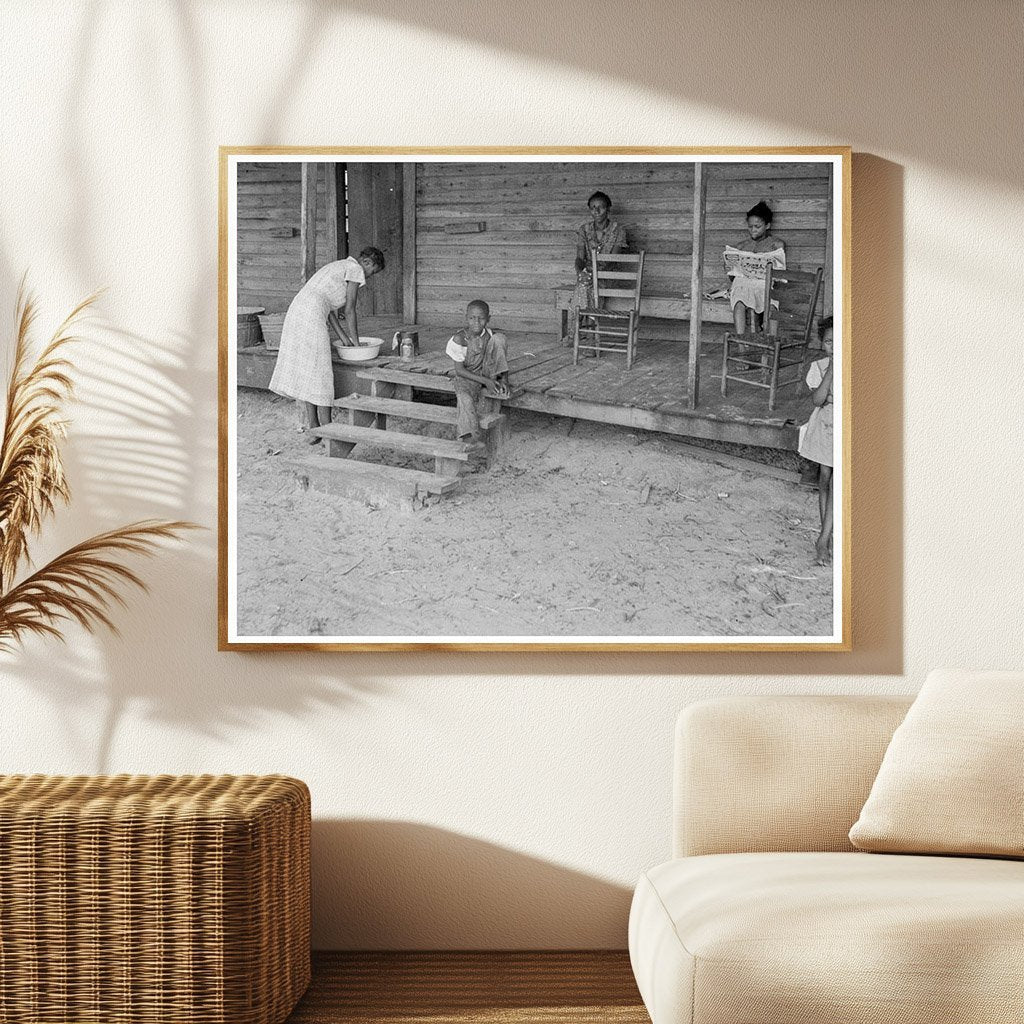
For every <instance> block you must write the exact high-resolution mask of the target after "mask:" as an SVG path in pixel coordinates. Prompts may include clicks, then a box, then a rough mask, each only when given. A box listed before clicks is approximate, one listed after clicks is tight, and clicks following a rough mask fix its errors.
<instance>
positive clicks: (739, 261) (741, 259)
mask: <svg viewBox="0 0 1024 1024" xmlns="http://www.w3.org/2000/svg"><path fill="white" fill-rule="evenodd" d="M730 254H735V255H734V256H733V260H735V261H736V265H735V266H734V267H733V268H732V269H730V270H729V271H728V274H729V276H730V277H731V278H732V287H731V288H730V289H729V305H730V306H735V305H736V303H737V302H742V303H743V305H744V306H746V307H747V309H752V310H753V311H754V312H755V313H763V312H764V277H765V267H766V266H767V265H768V264H769V263H771V265H772V269H773V270H785V269H786V250H785V249H782V248H779V249H772V250H770V251H769V252H751V251H750V250H749V249H737V248H736V247H735V246H732V245H727V246H726V247H725V256H726V258H727V259H728V257H729V256H730ZM773 305H778V303H776V302H773Z"/></svg>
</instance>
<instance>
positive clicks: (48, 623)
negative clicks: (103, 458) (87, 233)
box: [0, 279, 199, 651]
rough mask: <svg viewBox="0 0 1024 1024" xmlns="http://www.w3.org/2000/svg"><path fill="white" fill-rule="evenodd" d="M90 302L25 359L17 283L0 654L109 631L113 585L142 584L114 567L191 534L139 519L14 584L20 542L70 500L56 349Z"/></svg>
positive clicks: (70, 368) (1, 463)
mask: <svg viewBox="0 0 1024 1024" xmlns="http://www.w3.org/2000/svg"><path fill="white" fill-rule="evenodd" d="M96 298H97V294H93V295H90V296H89V297H88V298H87V299H84V300H83V301H82V302H80V303H79V304H78V305H77V306H76V307H75V308H74V309H73V310H72V311H71V312H70V313H69V314H68V316H67V317H66V318H65V319H64V321H63V322H62V323H61V324H60V326H59V327H58V328H57V330H56V331H55V332H54V334H53V336H52V337H51V338H50V340H49V341H48V342H47V343H46V344H45V345H44V346H43V347H42V349H41V350H40V351H39V353H38V355H36V356H35V357H34V358H33V355H32V353H33V350H34V348H35V346H34V345H33V342H32V333H33V332H32V328H33V324H34V323H35V320H36V318H37V316H38V304H37V303H36V301H35V299H34V298H33V296H32V295H30V294H29V293H28V292H27V290H26V287H25V280H24V279H22V283H21V287H20V288H19V290H18V301H17V310H16V313H15V323H16V325H17V326H16V331H15V337H14V345H13V360H12V365H11V371H10V373H11V375H10V380H9V381H8V385H7V395H6V401H5V407H4V427H3V440H2V450H0V650H3V651H10V650H13V649H14V648H15V647H16V646H18V645H19V644H20V643H21V642H22V641H23V640H24V638H25V637H26V636H28V635H30V634H36V635H41V636H45V637H52V638H55V639H59V640H63V634H62V626H63V625H64V624H65V623H67V622H70V621H72V620H73V621H76V622H78V623H79V624H80V625H81V626H83V627H84V628H85V629H87V630H89V631H90V632H92V631H94V630H95V629H96V628H97V627H98V626H100V625H103V626H106V627H107V628H108V629H110V630H111V631H113V632H114V633H117V627H116V626H115V625H114V622H113V620H112V619H111V618H110V613H111V611H112V609H113V606H114V605H116V604H119V605H121V606H124V604H125V602H124V598H123V597H122V596H121V594H120V587H121V586H122V585H124V584H132V585H134V586H136V587H139V588H140V589H142V590H145V589H146V585H145V583H144V582H143V581H142V579H141V578H140V577H139V576H138V574H137V573H136V572H135V571H134V570H132V569H131V568H130V567H129V566H128V565H126V564H124V562H123V559H124V558H125V557H126V556H128V557H131V556H137V555H153V554H155V553H156V551H157V550H158V549H159V546H160V542H161V541H164V540H168V539H171V538H175V537H178V536H179V535H180V534H181V533H183V532H184V531H186V530H191V529H198V528H199V527H197V526H196V524H195V523H190V522H185V521H182V520H158V519H153V520H144V521H141V522H136V523H130V524H129V525H127V526H122V527H119V528H117V529H114V530H108V531H106V532H105V533H100V534H97V535H96V536H94V537H90V538H89V539H87V540H84V541H81V542H80V543H78V544H75V545H74V546H73V547H71V548H68V549H67V550H66V551H64V552H62V553H61V554H59V555H57V556H56V557H55V558H53V559H51V560H50V561H49V562H47V564H46V565H44V566H43V567H42V568H40V569H36V570H35V571H33V572H30V573H29V574H28V575H27V576H25V577H24V578H23V579H21V580H20V581H19V582H15V577H16V576H17V574H18V571H19V569H20V568H21V567H22V566H23V565H26V564H27V565H29V566H30V567H31V558H30V555H29V541H30V539H31V538H32V537H33V536H38V535H39V534H40V533H41V532H42V529H43V526H44V524H45V522H46V520H47V519H49V518H51V517H52V516H53V515H54V513H55V512H56V508H57V505H58V504H64V505H67V504H68V503H69V502H70V500H71V492H70V489H69V487H68V482H67V478H66V477H65V475H64V465H63V461H62V459H61V443H62V442H63V440H64V438H65V437H66V433H67V424H66V421H65V420H64V418H63V413H64V410H65V407H66V405H67V404H68V403H69V402H70V401H71V399H72V397H73V393H74V379H73V376H72V374H73V373H74V365H73V363H72V362H71V360H70V359H68V357H67V355H66V352H65V349H66V347H67V346H68V345H71V344H72V343H74V342H75V341H77V340H79V339H78V337H77V335H76V333H75V331H76V328H77V327H78V326H79V325H80V324H81V323H82V321H83V319H84V318H85V316H86V314H87V313H88V311H89V309H90V307H91V306H92V305H93V303H94V302H95V301H96Z"/></svg>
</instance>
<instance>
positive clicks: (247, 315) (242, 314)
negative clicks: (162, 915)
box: [238, 306, 266, 348]
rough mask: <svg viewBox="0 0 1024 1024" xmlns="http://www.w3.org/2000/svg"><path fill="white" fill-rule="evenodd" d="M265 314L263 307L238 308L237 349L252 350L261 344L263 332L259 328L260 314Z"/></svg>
mask: <svg viewBox="0 0 1024 1024" xmlns="http://www.w3.org/2000/svg"><path fill="white" fill-rule="evenodd" d="M261 313H266V309H265V308H264V307H263V306H239V307H238V347H239V348H252V347H253V346H254V345H262V344H263V330H262V329H261V328H260V314H261Z"/></svg>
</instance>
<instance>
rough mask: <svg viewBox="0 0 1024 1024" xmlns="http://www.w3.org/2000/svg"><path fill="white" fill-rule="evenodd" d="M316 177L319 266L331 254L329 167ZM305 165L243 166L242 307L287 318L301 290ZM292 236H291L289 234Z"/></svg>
mask: <svg viewBox="0 0 1024 1024" xmlns="http://www.w3.org/2000/svg"><path fill="white" fill-rule="evenodd" d="M333 166H334V165H333V164H331V165H324V164H320V165H319V167H318V174H317V211H316V212H317V232H316V265H317V267H318V268H319V267H322V266H323V265H324V264H325V263H329V262H330V261H331V260H332V259H334V258H335V257H334V254H332V253H328V251H327V218H326V209H327V184H326V178H325V176H324V175H325V167H330V169H331V171H332V173H333ZM301 216H302V164H300V163H270V162H267V163H245V162H241V163H239V164H238V220H237V225H238V304H239V305H240V306H265V307H266V308H267V310H268V312H278V313H279V312H283V311H284V310H286V309H287V308H288V304H289V303H290V302H291V300H292V299H293V298H294V297H295V293H296V292H297V291H298V290H299V289H300V288H301V287H302V240H301V237H300V232H299V229H300V224H301ZM288 232H290V234H287V233H288Z"/></svg>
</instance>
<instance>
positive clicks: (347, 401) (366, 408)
mask: <svg viewBox="0 0 1024 1024" xmlns="http://www.w3.org/2000/svg"><path fill="white" fill-rule="evenodd" d="M389 383H390V382H389ZM334 406H335V408H340V409H356V410H358V411H360V412H372V413H383V414H384V415H385V416H402V417H404V418H405V419H408V420H425V421H426V422H428V423H455V422H457V420H458V410H457V409H456V408H455V406H454V405H432V404H431V403H430V402H402V401H399V400H398V399H397V398H374V397H373V396H372V395H348V396H347V397H346V398H336V399H335V400H334Z"/></svg>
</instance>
